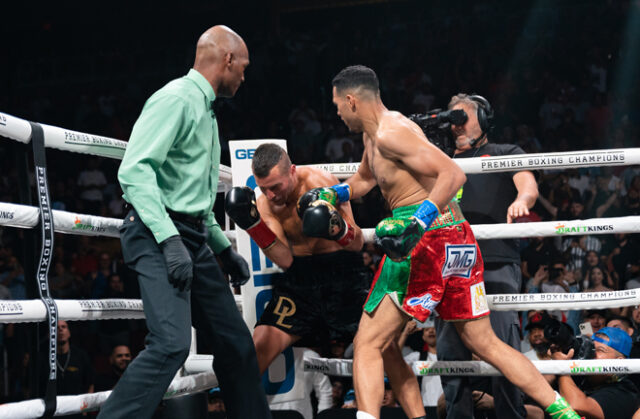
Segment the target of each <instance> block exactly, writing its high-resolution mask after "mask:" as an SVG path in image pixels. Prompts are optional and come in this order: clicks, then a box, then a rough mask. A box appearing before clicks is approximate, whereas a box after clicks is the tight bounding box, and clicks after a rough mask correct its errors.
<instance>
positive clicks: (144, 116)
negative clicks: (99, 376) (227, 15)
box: [98, 26, 271, 419]
mask: <svg viewBox="0 0 640 419" xmlns="http://www.w3.org/2000/svg"><path fill="white" fill-rule="evenodd" d="M248 65H249V52H248V50H247V46H246V45H245V43H244V41H243V40H242V38H241V37H240V36H239V35H238V34H236V33H235V32H233V31H232V30H231V29H229V28H227V27H225V26H214V27H212V28H210V29H209V30H207V31H206V32H205V33H204V34H202V36H201V37H200V39H199V40H198V45H197V49H196V60H195V64H194V66H193V68H192V69H191V70H190V71H189V73H188V74H187V75H186V76H184V77H182V78H179V79H176V80H173V81H171V82H169V83H168V84H167V85H165V86H164V87H163V88H161V89H160V90H158V91H157V92H155V93H154V94H153V95H152V96H151V97H150V98H149V99H148V100H147V102H146V103H145V105H144V108H143V109H142V113H141V114H140V117H139V118H138V120H137V122H136V124H135V126H134V127H133V132H132V133H131V138H130V139H129V144H128V147H127V151H126V153H125V156H124V159H123V160H122V164H121V165H120V170H119V171H118V180H119V181H120V185H121V186H122V190H123V191H124V199H125V200H126V201H127V202H128V203H129V205H130V206H131V207H132V209H131V210H130V211H129V212H128V214H127V215H126V217H125V219H124V223H123V225H122V227H121V230H120V239H121V242H122V253H123V256H124V260H125V262H126V263H127V265H128V266H129V267H130V268H131V269H132V270H134V271H135V272H137V274H138V282H139V284H140V292H141V294H142V301H143V303H144V313H145V317H146V322H147V327H148V329H149V334H148V335H147V340H146V348H145V349H144V351H142V352H141V353H140V354H139V355H138V357H137V358H136V359H135V360H134V361H133V362H132V363H131V365H130V366H129V367H128V368H127V370H126V372H125V373H124V375H123V376H122V378H121V379H120V381H119V382H118V384H117V385H116V387H115V388H114V390H113V393H111V396H110V397H109V399H108V400H107V402H106V403H105V405H104V406H103V407H102V409H101V411H100V414H99V416H98V417H99V418H102V419H114V418H136V419H142V418H150V417H151V416H152V415H153V413H154V411H155V409H156V407H157V406H158V404H159V403H160V401H161V400H162V397H163V395H164V393H165V391H166V390H167V387H168V386H169V384H170V383H171V380H172V379H173V377H174V376H175V374H176V372H177V371H178V369H179V368H180V366H181V365H182V364H183V363H184V361H185V360H186V358H187V355H188V354H189V347H190V344H191V325H192V324H193V326H195V327H196V328H197V329H198V330H200V331H202V332H204V333H205V334H206V335H208V337H209V338H210V341H211V342H212V346H213V352H214V362H213V368H214V370H215V372H216V376H217V378H218V381H219V383H220V387H221V388H222V390H223V394H224V402H225V406H226V410H227V415H228V417H229V418H270V417H271V414H270V412H269V408H268V405H267V401H266V397H265V394H264V390H263V388H262V385H261V382H260V378H259V374H258V364H257V361H256V354H255V349H254V346H253V341H252V340H251V334H250V333H249V330H248V329H247V326H246V325H245V323H244V321H243V319H242V317H241V315H240V313H239V312H238V309H237V307H236V303H235V300H234V298H233V295H232V293H231V290H230V287H229V284H228V283H227V282H226V280H225V278H224V276H223V274H222V271H224V272H225V273H228V274H229V275H230V276H231V282H232V283H233V284H234V285H240V284H243V283H245V282H246V281H247V280H248V279H249V270H248V266H247V263H246V261H245V260H244V259H242V258H241V257H240V256H239V255H238V254H237V253H236V252H234V250H233V249H232V248H231V244H230V243H229V241H228V240H227V239H226V237H225V236H224V234H223V232H222V230H221V228H220V226H219V225H218V223H217V222H216V220H215V217H214V214H213V212H212V208H213V204H214V201H215V197H216V192H217V185H218V166H219V163H220V141H219V138H218V125H217V122H216V117H215V114H214V113H213V110H212V108H211V105H212V103H213V100H214V99H215V98H216V97H232V96H234V94H235V93H236V91H237V90H238V88H239V87H240V84H241V83H242V82H243V81H244V70H245V68H246V67H247V66H248ZM214 253H215V254H216V255H218V256H219V257H220V259H221V261H222V271H221V269H220V267H219V266H218V263H217V261H216V258H215V256H214Z"/></svg>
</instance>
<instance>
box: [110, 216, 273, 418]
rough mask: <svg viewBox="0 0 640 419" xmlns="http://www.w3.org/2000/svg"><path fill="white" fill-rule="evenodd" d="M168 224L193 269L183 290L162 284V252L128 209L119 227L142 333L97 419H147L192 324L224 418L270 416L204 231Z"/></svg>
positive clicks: (245, 332)
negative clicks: (203, 339)
mask: <svg viewBox="0 0 640 419" xmlns="http://www.w3.org/2000/svg"><path fill="white" fill-rule="evenodd" d="M174 223H175V225H176V227H177V229H178V231H179V232H180V235H181V237H182V241H183V242H184V244H185V246H186V247H187V249H188V251H189V253H190V255H191V258H192V260H193V264H194V278H193V284H192V287H191V291H190V292H187V291H182V292H181V291H179V290H178V289H177V288H174V287H173V285H172V284H170V283H169V281H168V278H167V275H168V274H167V269H166V264H165V260H164V256H163V254H162V251H161V250H160V247H159V246H158V244H157V243H156V240H155V239H154V237H153V236H152V233H151V231H149V229H148V228H147V227H146V226H145V225H144V223H142V221H141V220H140V218H139V217H138V214H137V213H136V212H135V210H131V211H129V213H128V214H127V216H126V217H125V219H124V223H123V225H122V227H121V229H120V240H121V242H122V253H123V256H124V261H125V263H126V264H127V265H128V266H129V267H130V268H131V269H132V270H133V271H135V272H136V273H137V274H138V282H139V284H140V293H141V294H142V301H143V304H144V313H145V317H146V322H147V328H148V329H149V334H148V335H147V338H146V347H145V349H144V351H142V352H140V354H139V355H138V356H137V357H136V358H135V359H134V360H133V362H132V363H131V364H130V365H129V367H128V368H127V369H126V371H125V373H124V374H123V376H122V377H121V379H120V381H119V382H118V384H117V385H116V387H115V388H114V390H113V393H112V394H111V396H110V397H109V399H108V400H107V401H106V403H105V404H104V406H102V409H101V410H100V414H99V416H98V417H99V418H102V419H114V418H134V419H143V418H150V417H151V416H152V415H153V413H154V411H155V409H156V407H157V406H158V404H159V403H160V401H161V400H162V397H163V395H164V393H165V391H166V390H167V387H168V386H169V384H170V383H171V380H172V379H173V378H174V376H175V375H176V372H177V371H178V369H179V368H180V367H181V366H182V364H183V363H184V361H185V360H186V358H187V355H188V354H189V347H190V345H191V325H192V324H193V326H194V327H195V328H196V329H198V330H199V331H202V332H204V333H206V334H207V335H208V337H209V338H210V341H211V342H212V345H213V352H214V353H213V355H214V361H213V369H214V371H215V373H216V376H217V378H218V382H219V384H220V388H221V389H222V392H223V396H224V402H225V406H226V411H227V415H228V417H229V418H270V417H271V414H270V412H269V406H268V404H267V400H266V397H265V394H264V390H263V387H262V384H261V381H260V377H259V373H258V364H257V360H256V354H255V349H254V345H253V341H252V339H251V334H250V332H249V329H247V326H246V324H245V323H244V320H243V319H242V316H241V315H240V313H239V311H238V309H237V307H236V303H235V299H234V298H233V294H232V292H231V289H230V287H229V284H228V283H227V281H226V280H225V278H224V276H223V274H222V271H221V270H220V267H219V266H218V263H217V261H216V258H215V256H214V255H213V252H212V251H211V249H210V248H209V246H207V244H206V228H205V227H204V226H203V227H198V226H197V225H192V224H188V223H185V222H180V221H176V220H174Z"/></svg>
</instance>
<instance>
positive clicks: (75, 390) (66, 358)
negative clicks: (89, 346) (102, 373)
mask: <svg viewBox="0 0 640 419" xmlns="http://www.w3.org/2000/svg"><path fill="white" fill-rule="evenodd" d="M45 358H46V357H41V358H40V359H41V364H40V366H39V368H38V371H39V372H40V373H41V375H40V379H41V383H42V386H41V388H45V384H46V382H47V379H48V373H49V367H48V365H49V364H48V360H46V359H45ZM56 366H57V368H58V370H57V381H56V385H57V387H56V388H57V393H58V395H59V396H62V395H71V394H73V395H75V394H85V393H93V390H94V373H93V367H92V365H91V360H90V358H89V355H87V353H86V352H85V351H84V350H82V349H81V348H79V347H77V346H75V345H72V344H71V330H70V329H69V325H68V324H67V322H66V321H64V320H59V321H58V356H57V358H56ZM67 417H68V418H72V419H82V418H84V416H83V415H82V414H77V415H70V416H67Z"/></svg>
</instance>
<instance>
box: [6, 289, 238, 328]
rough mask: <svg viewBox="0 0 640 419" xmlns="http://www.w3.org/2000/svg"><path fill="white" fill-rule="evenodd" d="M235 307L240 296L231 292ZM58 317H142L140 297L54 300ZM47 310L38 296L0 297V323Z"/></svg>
mask: <svg viewBox="0 0 640 419" xmlns="http://www.w3.org/2000/svg"><path fill="white" fill-rule="evenodd" d="M234 297H235V301H236V306H237V307H238V310H241V309H242V296H241V295H234ZM55 302H56V305H57V307H58V318H59V319H60V320H72V321H75V320H113V319H144V310H143V306H142V300H136V299H120V298H112V299H103V300H55ZM46 317H47V312H46V309H45V306H44V303H43V302H42V300H0V323H33V322H41V321H44V320H45V319H46Z"/></svg>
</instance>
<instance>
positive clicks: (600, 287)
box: [584, 266, 613, 292]
mask: <svg viewBox="0 0 640 419" xmlns="http://www.w3.org/2000/svg"><path fill="white" fill-rule="evenodd" d="M585 281H588V282H589V288H587V289H586V290H584V291H585V292H600V291H613V289H612V288H609V287H608V286H607V285H613V281H612V280H611V276H610V275H609V272H606V271H605V270H603V269H602V268H601V267H600V266H594V267H592V268H591V269H589V270H588V271H587V276H586V277H585ZM605 284H607V285H605Z"/></svg>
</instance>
